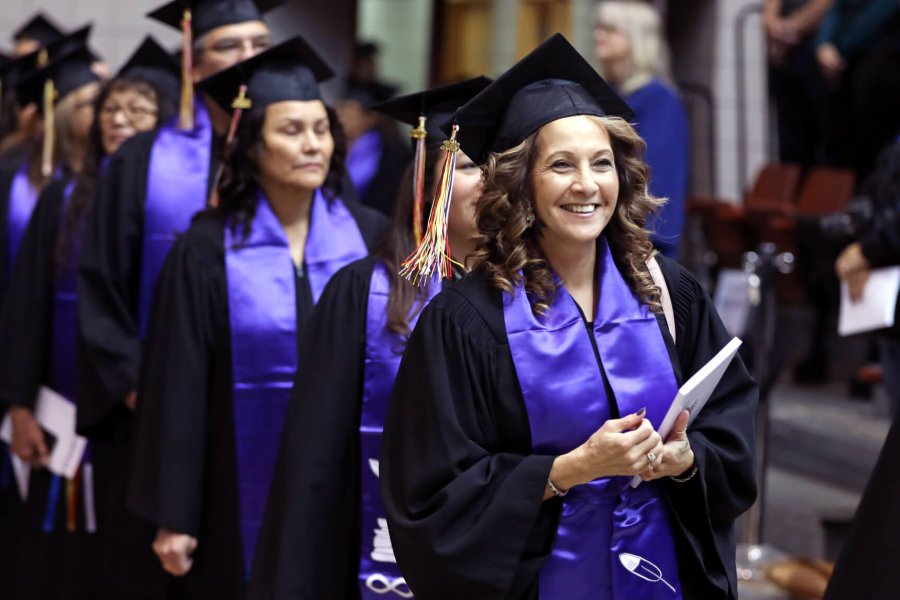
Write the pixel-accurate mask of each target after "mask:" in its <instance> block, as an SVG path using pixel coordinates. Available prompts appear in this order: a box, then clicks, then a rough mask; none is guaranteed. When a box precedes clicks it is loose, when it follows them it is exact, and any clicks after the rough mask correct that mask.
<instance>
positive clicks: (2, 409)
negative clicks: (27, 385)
mask: <svg viewBox="0 0 900 600" xmlns="http://www.w3.org/2000/svg"><path fill="white" fill-rule="evenodd" d="M16 166H17V165H16V164H14V162H13V161H9V160H2V161H0V224H3V225H2V226H0V307H2V306H3V298H4V297H5V296H6V289H7V286H8V284H9V269H8V266H7V265H8V263H9V257H8V249H7V247H8V243H7V228H6V226H5V224H6V221H7V215H8V212H9V190H10V187H11V185H12V178H13V175H14V174H15V167H16ZM5 415H6V406H5V405H4V404H2V403H0V419H2V418H3V416H5ZM0 461H3V463H4V464H0V539H3V540H9V539H12V538H13V536H14V535H15V532H16V528H17V525H18V521H19V519H18V512H19V510H20V509H21V502H20V501H19V496H18V492H17V491H16V486H15V481H14V479H13V474H12V464H11V463H10V462H9V448H8V447H7V445H6V443H5V442H0ZM13 550H14V548H13V547H12V544H0V597H2V598H5V597H7V596H9V595H10V594H11V590H12V584H13V575H14V573H15V569H14V567H13V562H12V561H13V557H14V556H15V554H14V553H13Z"/></svg>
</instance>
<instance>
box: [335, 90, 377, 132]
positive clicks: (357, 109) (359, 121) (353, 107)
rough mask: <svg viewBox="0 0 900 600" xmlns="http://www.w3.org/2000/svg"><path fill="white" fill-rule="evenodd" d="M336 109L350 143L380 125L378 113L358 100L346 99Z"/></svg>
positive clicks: (340, 101) (339, 102)
mask: <svg viewBox="0 0 900 600" xmlns="http://www.w3.org/2000/svg"><path fill="white" fill-rule="evenodd" d="M334 108H335V110H336V111H337V114H338V119H339V120H340V122H341V126H342V127H343V128H344V133H345V134H346V135H347V141H349V142H350V143H353V140H355V139H356V138H358V137H359V136H361V135H362V134H364V133H366V132H367V131H369V130H370V129H372V128H374V127H375V126H376V125H377V124H378V113H376V112H375V111H371V110H369V109H367V108H366V107H365V106H363V105H362V103H361V102H359V101H358V100H352V99H349V98H345V99H343V100H339V101H338V103H337V104H336V105H335V107H334Z"/></svg>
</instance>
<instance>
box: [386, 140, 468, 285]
mask: <svg viewBox="0 0 900 600" xmlns="http://www.w3.org/2000/svg"><path fill="white" fill-rule="evenodd" d="M458 131H459V126H458V125H456V124H455V123H454V124H453V130H452V132H451V134H450V139H449V140H446V141H444V143H443V144H441V150H444V151H445V152H446V155H445V156H444V163H443V165H441V175H440V178H439V179H438V188H437V193H436V194H435V197H434V202H433V203H432V205H431V215H430V216H429V217H428V228H427V229H426V230H425V235H424V236H422V241H421V242H420V243H419V244H418V246H416V249H415V250H414V251H413V253H412V254H410V255H409V257H407V259H406V260H405V261H403V265H402V266H401V269H400V275H401V276H403V277H405V278H406V279H407V280H408V281H410V282H412V284H413V285H426V284H427V283H428V281H430V280H431V279H432V278H433V277H434V275H436V274H439V275H440V276H442V277H444V278H446V279H450V278H452V277H453V262H452V260H451V259H450V241H449V239H448V238H447V221H448V219H449V216H450V199H451V196H452V195H453V176H454V173H455V172H456V153H457V152H458V151H459V142H457V141H456V133H457V132H458Z"/></svg>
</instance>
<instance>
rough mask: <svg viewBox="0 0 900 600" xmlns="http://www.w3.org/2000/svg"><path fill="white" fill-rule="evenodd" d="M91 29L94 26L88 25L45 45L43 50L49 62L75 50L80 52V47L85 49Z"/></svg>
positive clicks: (95, 58)
mask: <svg viewBox="0 0 900 600" xmlns="http://www.w3.org/2000/svg"><path fill="white" fill-rule="evenodd" d="M93 28H94V24H93V23H88V24H87V25H85V26H83V27H79V28H78V29H76V30H75V31H73V32H72V33H67V34H66V35H64V36H62V37H60V38H58V39H57V40H55V41H53V42H51V43H49V44H47V45H46V46H45V48H46V50H47V55H48V57H49V58H50V60H51V61H52V60H55V59H56V58H57V57H59V56H63V55H66V54H71V53H72V52H74V51H76V50H80V49H81V48H82V47H86V46H87V43H88V38H90V37H91V30H92V29H93ZM94 60H97V57H96V56H95V57H94Z"/></svg>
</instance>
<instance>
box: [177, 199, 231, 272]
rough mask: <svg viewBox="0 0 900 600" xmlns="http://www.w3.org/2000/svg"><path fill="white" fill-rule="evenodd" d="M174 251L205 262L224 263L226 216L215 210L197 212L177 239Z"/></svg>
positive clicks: (179, 254)
mask: <svg viewBox="0 0 900 600" xmlns="http://www.w3.org/2000/svg"><path fill="white" fill-rule="evenodd" d="M172 253H173V254H176V255H178V256H180V257H182V258H187V259H188V260H191V261H198V262H200V263H203V264H212V263H224V257H225V218H224V217H223V216H222V215H221V214H220V213H219V212H218V211H215V210H205V211H201V212H199V213H197V214H196V215H195V216H194V218H193V220H192V221H191V226H190V227H188V228H187V230H186V231H184V232H183V233H182V234H181V235H179V236H178V239H177V240H175V244H174V245H173V246H172Z"/></svg>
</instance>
